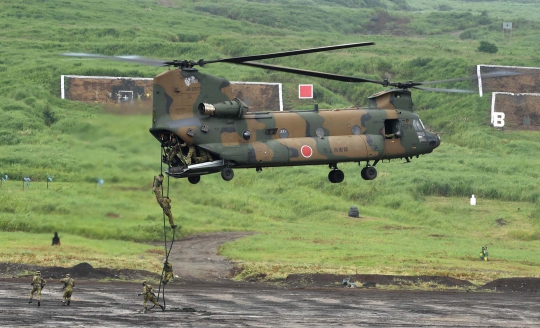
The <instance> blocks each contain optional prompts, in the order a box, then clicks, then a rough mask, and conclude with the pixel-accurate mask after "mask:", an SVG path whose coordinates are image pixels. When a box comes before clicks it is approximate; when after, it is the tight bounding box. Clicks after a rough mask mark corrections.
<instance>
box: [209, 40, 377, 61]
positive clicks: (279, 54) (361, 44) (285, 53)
mask: <svg viewBox="0 0 540 328" xmlns="http://www.w3.org/2000/svg"><path fill="white" fill-rule="evenodd" d="M374 44H375V42H358V43H347V44H338V45H335V46H327V47H319V48H309V49H301V50H292V51H283V52H274V53H270V54H263V55H252V56H243V57H233V58H222V59H214V60H203V61H202V62H201V63H200V64H201V65H204V64H209V63H219V62H222V63H241V62H246V61H252V60H261V59H269V58H279V57H288V56H296V55H303V54H310V53H314V52H323V51H330V50H337V49H346V48H356V47H364V46H371V45H374Z"/></svg>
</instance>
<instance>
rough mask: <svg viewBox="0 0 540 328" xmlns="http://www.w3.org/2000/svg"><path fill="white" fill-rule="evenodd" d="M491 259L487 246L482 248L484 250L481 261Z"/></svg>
mask: <svg viewBox="0 0 540 328" xmlns="http://www.w3.org/2000/svg"><path fill="white" fill-rule="evenodd" d="M488 258H489V254H488V249H487V246H482V250H481V251H480V259H481V260H483V261H487V260H488Z"/></svg>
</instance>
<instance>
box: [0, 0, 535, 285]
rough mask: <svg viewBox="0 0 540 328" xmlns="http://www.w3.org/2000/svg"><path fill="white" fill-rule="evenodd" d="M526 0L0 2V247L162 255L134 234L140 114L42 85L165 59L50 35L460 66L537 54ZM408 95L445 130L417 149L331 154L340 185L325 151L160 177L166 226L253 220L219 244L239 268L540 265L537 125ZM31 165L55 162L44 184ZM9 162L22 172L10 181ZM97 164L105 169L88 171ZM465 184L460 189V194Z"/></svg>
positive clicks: (224, 51) (481, 273)
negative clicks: (513, 126)
mask: <svg viewBox="0 0 540 328" xmlns="http://www.w3.org/2000/svg"><path fill="white" fill-rule="evenodd" d="M539 3H540V1H525V0H524V1H514V2H512V3H508V2H500V1H490V2H489V9H488V12H487V13H483V11H485V8H486V3H485V2H477V1H444V2H443V1H425V0H408V1H383V0H382V1H376V0H363V1H347V0H342V1H324V0H312V1H310V0H305V1H292V0H270V1H266V2H252V1H243V0H229V1H227V2H223V1H206V0H201V1H157V2H156V1H150V0H136V1H125V0H119V1H114V2H112V3H111V2H106V1H100V0H87V1H72V2H65V1H61V0H49V1H30V0H28V1H20V2H18V3H2V4H0V27H1V28H0V91H1V92H0V116H1V117H2V119H1V120H0V172H5V173H6V174H9V176H10V178H11V179H10V180H9V181H7V182H4V183H3V185H2V187H1V188H0V231H2V232H1V233H0V234H1V235H2V236H14V237H13V238H15V239H13V240H11V241H5V240H6V239H5V238H0V240H3V242H2V243H0V245H2V246H3V247H2V248H3V249H4V250H5V251H4V252H3V253H2V254H3V258H4V259H5V261H13V260H20V261H25V262H32V263H40V264H41V263H44V262H43V260H42V259H49V257H48V256H51V257H50V259H51V261H52V262H51V263H56V264H58V265H65V266H70V265H73V264H74V263H75V262H77V261H88V262H89V263H91V264H92V265H94V266H109V265H111V263H113V261H114V260H115V259H118V258H121V259H123V260H122V261H118V262H116V263H117V265H116V267H120V266H126V267H133V268H141V267H144V268H146V269H149V270H153V271H156V272H158V271H159V270H160V261H159V259H158V257H159V256H160V255H159V254H158V253H152V252H156V251H155V250H153V251H152V252H150V253H149V250H152V249H153V248H145V247H150V246H146V245H142V246H141V244H139V242H145V241H158V240H160V238H161V237H162V233H163V221H162V213H161V210H160V208H159V207H158V205H157V204H156V202H155V199H154V198H153V195H152V193H151V182H152V178H153V176H154V175H156V174H157V173H158V172H159V170H160V163H159V155H160V153H159V152H160V149H159V145H158V144H157V142H155V140H153V138H152V137H151V136H150V134H149V133H148V127H149V126H150V116H145V115H132V116H126V115H122V116H120V115H112V114H105V113H103V111H102V108H100V107H98V106H96V105H92V104H82V103H76V102H70V101H65V100H61V99H59V95H60V75H61V74H78V75H107V76H137V77H152V76H154V75H156V74H158V73H160V72H161V71H162V68H155V67H145V66H139V65H133V64H126V63H118V62H108V61H98V60H83V59H77V58H65V57H60V56H58V55H59V54H60V53H62V52H90V53H100V54H105V55H128V54H137V55H142V56H147V57H152V58H161V59H166V60H168V59H195V60H197V59H199V58H205V59H213V58H219V57H228V56H241V55H248V54H256V53H268V52H274V51H283V50H291V49H298V48H308V47H316V46H324V45H330V44H338V43H349V42H359V41H374V42H375V43H376V45H375V46H371V47H365V48H362V49H355V50H346V51H333V52H328V53H320V54H310V55H303V56H295V57H290V58H282V59H275V60H270V61H267V62H270V63H274V64H279V65H287V66H292V67H298V68H303V69H312V70H318V71H325V72H330V73H336V74H344V75H353V76H359V77H366V78H372V79H380V78H382V77H384V76H387V75H390V76H391V80H392V81H406V80H410V79H414V80H415V81H426V80H440V79H445V78H451V77H457V76H463V75H469V74H472V73H474V72H475V70H474V65H476V64H499V65H524V66H535V65H537V63H538V60H539V57H538V55H537V54H536V53H535V52H534V51H531V49H532V48H534V46H535V45H536V44H538V42H539V41H540V35H539V33H538V24H540V22H538V20H539V19H538V16H537V15H534V13H535V12H536V11H537V10H536V7H537V6H538V4H539ZM160 4H173V6H172V7H170V6H164V5H160ZM443 4H444V5H446V7H444V6H442V7H441V5H443ZM284 8H286V9H284ZM118 12H122V13H123V14H122V15H118ZM133 17H137V19H133ZM383 20H388V22H387V23H386V24H383V25H377V24H378V23H376V22H382V21H383ZM503 21H512V22H513V23H514V26H515V29H514V31H513V33H512V36H511V37H510V35H508V34H506V35H504V34H503V33H502V32H501V29H500V27H501V25H502V22H503ZM377 28H379V29H377ZM464 31H465V32H466V33H465V32H464ZM368 33H369V34H368ZM396 35H397V36H396ZM460 36H461V37H460ZM479 41H489V42H492V43H495V44H496V45H497V47H498V48H499V52H498V53H496V54H486V53H479V52H478V51H477V48H478V44H479ZM201 69H202V70H204V71H205V72H206V73H209V74H216V75H219V76H223V77H226V78H228V79H229V80H251V81H253V80H255V81H266V82H282V83H284V95H285V99H284V102H285V107H286V109H291V108H311V107H312V106H313V104H314V103H319V104H320V107H321V108H323V107H348V106H350V105H351V104H353V105H357V104H365V98H366V97H367V96H369V95H371V94H372V93H375V92H377V91H380V90H381V87H380V86H378V85H367V84H349V83H340V82H335V81H325V80H321V79H311V78H307V77H300V76H294V75H291V74H285V73H275V72H272V73H269V72H265V71H263V70H257V69H253V68H247V67H241V66H234V65H230V64H213V65H208V66H207V67H204V68H201ZM298 83H314V84H315V94H316V100H313V101H311V100H310V101H300V100H298V99H296V98H297V91H296V88H297V84H298ZM444 87H450V88H452V87H453V88H473V85H472V84H471V83H468V82H459V83H453V84H450V85H445V86H444ZM413 96H414V100H415V104H416V108H417V113H418V114H419V115H420V117H421V118H422V119H423V121H424V123H425V124H426V125H427V126H429V127H430V128H432V129H433V130H435V131H438V132H442V133H444V134H442V139H443V144H442V145H441V147H439V148H438V149H437V150H436V151H435V152H434V153H433V154H430V155H427V156H422V157H421V158H420V159H418V160H417V159H414V160H413V162H412V163H410V164H405V165H403V164H400V163H399V162H397V161H394V162H392V163H390V164H387V163H381V164H379V165H378V166H377V167H378V169H379V177H378V178H377V179H376V180H374V181H371V182H366V181H364V180H362V179H361V177H360V174H359V172H360V167H358V166H357V165H355V164H345V165H341V166H340V168H341V169H343V171H344V172H345V174H346V179H345V181H344V183H342V184H339V185H334V184H330V183H329V182H328V180H327V178H326V175H327V173H328V169H327V168H326V167H324V166H314V167H292V168H274V169H264V171H263V172H262V173H261V174H257V173H255V171H254V170H252V171H251V170H250V171H246V170H238V171H237V172H236V175H235V178H234V179H233V180H232V181H231V182H228V183H226V182H224V181H222V180H221V178H220V177H219V175H213V176H204V177H203V178H202V181H201V183H200V184H198V185H191V184H189V183H188V182H187V181H185V180H174V181H171V186H170V188H171V189H170V195H171V198H172V200H173V203H172V211H173V214H174V215H175V218H176V221H177V222H178V223H179V224H180V225H181V226H182V229H181V230H180V234H181V235H182V236H186V235H190V234H194V233H202V232H212V231H233V230H234V231H255V232H258V234H256V235H253V236H251V237H246V238H243V239H241V240H238V241H236V242H234V243H230V244H227V245H225V246H224V247H223V248H222V249H221V252H222V253H223V254H224V255H226V256H229V257H231V258H233V259H235V260H237V261H240V262H242V263H243V265H244V266H245V269H246V270H245V272H244V273H243V275H244V276H247V275H250V274H254V273H260V272H263V273H266V274H268V276H269V277H270V278H272V277H274V278H275V277H284V276H286V275H287V274H288V273H293V272H317V271H319V272H334V273H352V272H354V271H355V270H357V269H358V271H359V272H364V273H388V274H390V273H393V274H442V275H445V274H448V275H452V276H455V277H458V278H466V279H471V280H473V281H475V282H483V281H486V280H489V279H494V278H497V277H503V276H511V275H527V276H538V272H537V270H536V268H537V266H538V264H539V263H538V262H539V260H538V259H537V256H535V254H537V252H538V250H539V249H540V200H539V196H540V192H539V191H538V185H539V182H540V176H539V174H538V172H537V167H538V159H537V158H536V157H535V156H534V155H531V154H536V153H538V150H540V149H539V148H540V146H539V145H540V137H539V134H538V133H537V132H518V131H508V130H507V131H504V132H501V131H496V130H492V129H491V128H490V127H489V108H490V107H489V106H490V102H489V101H490V99H489V97H488V96H485V97H484V98H478V97H477V96H475V95H468V96H464V95H455V94H440V93H428V92H424V93H422V92H419V91H414V93H413ZM47 174H49V175H51V176H53V177H54V181H53V182H52V183H50V185H49V189H46V183H45V178H46V176H47ZM23 177H30V178H31V179H32V182H31V183H30V188H29V189H28V190H24V191H23V190H22V181H21V180H22V178H23ZM97 178H101V179H104V181H105V184H104V185H103V186H102V187H97V186H96V183H95V181H96V179H97ZM473 193H474V194H475V195H476V196H477V198H478V206H476V207H471V206H470V205H468V198H469V197H470V195H471V194H473ZM349 206H358V207H359V208H360V212H361V216H362V218H361V219H359V220H355V219H350V218H348V217H347V216H346V213H347V210H348V208H349ZM498 219H502V220H503V221H504V222H506V225H499V224H498V223H497V220H498ZM499 222H502V221H499ZM54 231H59V232H60V234H61V236H65V237H63V246H62V249H68V252H69V253H68V254H69V256H66V257H65V258H62V255H61V254H58V253H54V254H51V255H49V253H50V252H51V249H50V248H49V247H48V245H49V242H50V240H49V239H50V238H51V237H52V232H54ZM6 238H7V237H6ZM169 238H170V236H169ZM43 245H45V246H43ZM100 245H103V247H102V246H100ZM483 245H488V246H489V248H490V254H491V258H492V261H490V262H487V263H484V262H480V261H479V260H478V259H477V257H478V253H479V251H480V249H481V246H483ZM4 246H5V247H4ZM81 249H84V250H83V251H81ZM56 250H57V249H52V251H53V252H56ZM24 252H29V253H28V254H30V255H25V254H23V253H24ZM136 254H144V255H143V259H140V258H139V257H137V255H136ZM152 254H155V255H152Z"/></svg>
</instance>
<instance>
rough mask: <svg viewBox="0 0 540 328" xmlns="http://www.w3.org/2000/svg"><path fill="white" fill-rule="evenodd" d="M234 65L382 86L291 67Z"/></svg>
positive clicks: (252, 63)
mask: <svg viewBox="0 0 540 328" xmlns="http://www.w3.org/2000/svg"><path fill="white" fill-rule="evenodd" d="M236 64H238V65H245V66H252V67H259V68H264V69H269V70H272V71H280V72H287V73H293V74H298V75H305V76H313V77H320V78H323V79H328V80H335V81H342V82H370V83H377V84H380V85H384V82H383V81H376V80H370V79H362V78H359V77H352V76H346V75H338V74H330V73H322V72H317V71H308V70H305V69H298V68H291V67H284V66H276V65H270V64H263V63H257V62H239V63H236Z"/></svg>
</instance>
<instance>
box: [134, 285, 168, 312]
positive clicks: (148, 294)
mask: <svg viewBox="0 0 540 328" xmlns="http://www.w3.org/2000/svg"><path fill="white" fill-rule="evenodd" d="M142 285H143V291H142V293H141V294H138V296H141V295H143V296H144V302H143V308H144V309H143V313H146V311H148V308H147V307H146V303H147V302H148V301H150V302H152V303H154V305H157V306H159V307H160V308H161V311H165V308H164V307H163V305H161V304H159V303H158V302H156V295H155V294H154V287H152V285H150V284H148V283H147V282H146V281H143V282H142Z"/></svg>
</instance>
